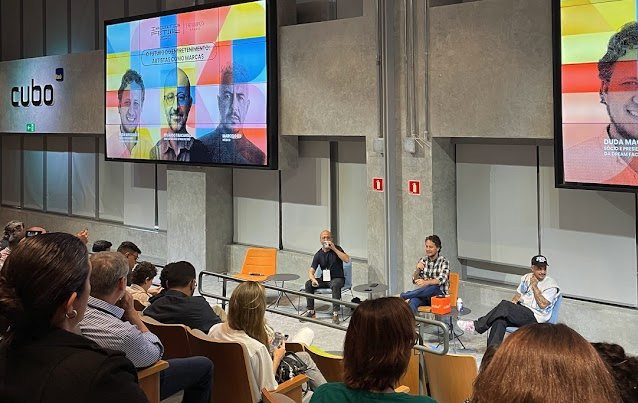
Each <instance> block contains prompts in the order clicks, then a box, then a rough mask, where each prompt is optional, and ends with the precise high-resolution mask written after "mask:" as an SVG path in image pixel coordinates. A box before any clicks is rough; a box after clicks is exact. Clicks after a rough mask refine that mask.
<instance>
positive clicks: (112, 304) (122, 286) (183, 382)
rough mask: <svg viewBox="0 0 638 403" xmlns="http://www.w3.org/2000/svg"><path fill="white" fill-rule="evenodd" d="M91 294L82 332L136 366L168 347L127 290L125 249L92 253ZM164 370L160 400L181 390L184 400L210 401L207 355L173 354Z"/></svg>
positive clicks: (210, 372)
mask: <svg viewBox="0 0 638 403" xmlns="http://www.w3.org/2000/svg"><path fill="white" fill-rule="evenodd" d="M91 266H92V271H91V278H90V280H91V295H90V296H89V300H88V304H87V305H88V306H87V309H86V313H85V315H84V319H82V321H81V322H80V330H81V331H82V335H83V336H85V337H87V338H89V339H91V340H93V341H94V342H96V343H97V344H98V345H100V346H101V347H104V348H110V349H113V350H120V351H123V352H124V353H126V358H128V359H129V360H131V362H132V363H133V365H135V367H136V368H145V367H148V366H151V365H153V364H155V363H156V362H157V361H158V360H159V359H160V358H162V354H163V353H164V346H163V345H162V343H161V342H160V340H159V338H157V336H156V335H154V334H153V333H151V332H150V331H149V330H148V328H147V327H146V325H145V324H144V322H142V320H141V319H140V316H139V314H138V313H137V312H136V311H135V308H134V306H133V297H132V296H131V294H129V293H128V292H127V291H126V275H127V274H128V270H129V268H128V264H127V262H126V259H125V258H124V256H123V255H122V254H121V253H118V252H99V253H96V254H94V255H92V256H91ZM167 361H168V364H169V366H168V368H167V369H165V370H163V371H161V372H160V399H161V400H164V399H166V398H168V397H170V396H172V395H174V394H175V393H177V392H179V391H181V390H183V391H184V398H183V400H182V402H183V403H210V396H211V387H212V381H213V363H212V362H211V361H210V360H209V359H208V358H206V357H189V358H179V359H170V360H167Z"/></svg>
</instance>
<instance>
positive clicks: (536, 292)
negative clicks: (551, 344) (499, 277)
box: [457, 255, 560, 346]
mask: <svg viewBox="0 0 638 403" xmlns="http://www.w3.org/2000/svg"><path fill="white" fill-rule="evenodd" d="M547 266H548V264H547V258H546V257H545V256H543V255H536V256H534V257H533V258H532V272H531V273H528V274H526V275H524V276H523V277H522V278H521V282H520V284H519V285H518V288H517V289H516V295H514V298H512V300H511V301H506V300H502V301H501V302H500V303H499V304H498V305H497V306H496V307H495V308H494V309H492V310H491V311H490V312H488V314H487V315H485V316H483V317H481V318H479V319H478V320H474V321H471V320H459V321H458V322H457V323H458V325H459V327H460V328H461V329H463V330H465V331H466V332H470V333H472V332H477V333H479V334H483V333H485V332H487V331H488V330H489V331H490V333H489V335H488V337H487V345H488V346H491V345H493V344H500V343H501V342H502V341H503V339H504V338H505V329H506V328H507V327H508V326H516V327H521V326H524V325H527V324H530V323H543V322H547V321H548V320H549V318H550V317H551V316H552V310H553V309H554V303H555V302H556V300H557V298H558V295H559V293H560V288H559V287H558V284H557V283H556V281H555V280H554V279H553V278H551V277H549V276H548V275H547Z"/></svg>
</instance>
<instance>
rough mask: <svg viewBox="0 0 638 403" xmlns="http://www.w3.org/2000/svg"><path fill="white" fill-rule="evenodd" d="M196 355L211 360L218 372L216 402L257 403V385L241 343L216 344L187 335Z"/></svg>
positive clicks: (206, 338) (219, 341) (224, 342)
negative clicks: (254, 389) (251, 374)
mask: <svg viewBox="0 0 638 403" xmlns="http://www.w3.org/2000/svg"><path fill="white" fill-rule="evenodd" d="M188 341H189V344H190V346H191V349H192V352H193V355H202V356H204V357H208V358H210V360H211V361H213V362H214V363H215V366H216V367H217V368H218V370H216V371H215V375H214V377H213V385H215V387H214V388H213V395H212V399H211V401H213V402H236V403H256V402H255V399H254V398H253V395H252V390H253V388H252V385H253V382H255V381H254V380H253V379H252V377H251V376H250V375H249V374H250V372H249V371H250V363H249V362H248V351H246V347H245V346H244V345H243V344H241V343H238V342H233V341H221V340H214V339H211V338H209V337H206V336H200V335H197V334H195V333H193V332H192V331H188Z"/></svg>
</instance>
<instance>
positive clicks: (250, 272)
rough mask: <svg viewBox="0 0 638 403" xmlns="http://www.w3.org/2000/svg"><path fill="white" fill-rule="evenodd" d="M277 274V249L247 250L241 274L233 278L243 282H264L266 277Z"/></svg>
mask: <svg viewBox="0 0 638 403" xmlns="http://www.w3.org/2000/svg"><path fill="white" fill-rule="evenodd" d="M276 273H277V249H273V248H248V250H246V256H245V257H244V264H243V265H242V267H241V273H239V274H236V275H235V277H237V278H240V279H243V280H251V281H265V280H266V278H268V276H270V275H272V274H276Z"/></svg>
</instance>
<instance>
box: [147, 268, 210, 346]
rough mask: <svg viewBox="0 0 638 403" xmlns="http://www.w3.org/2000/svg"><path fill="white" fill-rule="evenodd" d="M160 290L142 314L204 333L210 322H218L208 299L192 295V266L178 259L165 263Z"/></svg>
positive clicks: (194, 281) (194, 284) (193, 285)
mask: <svg viewBox="0 0 638 403" xmlns="http://www.w3.org/2000/svg"><path fill="white" fill-rule="evenodd" d="M160 281H161V284H162V288H164V290H163V291H162V292H160V293H159V294H157V295H156V296H154V297H151V299H150V300H149V301H150V303H151V305H150V306H149V307H147V308H146V309H144V315H146V316H150V317H151V318H153V319H155V320H158V321H160V322H162V323H168V324H182V325H186V326H188V327H190V328H191V329H199V330H201V331H202V332H204V333H206V334H208V331H209V330H210V328H211V326H213V325H216V324H218V323H221V321H222V320H221V319H220V318H219V316H217V314H216V313H215V312H214V311H213V308H212V307H211V306H210V305H209V304H208V301H206V299H205V298H204V297H202V296H198V297H194V296H193V292H194V291H195V287H196V286H197V281H196V280H195V267H193V265H192V264H190V263H188V262H185V261H181V262H175V263H169V264H167V265H166V266H165V267H164V269H163V270H162V273H161V274H160Z"/></svg>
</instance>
